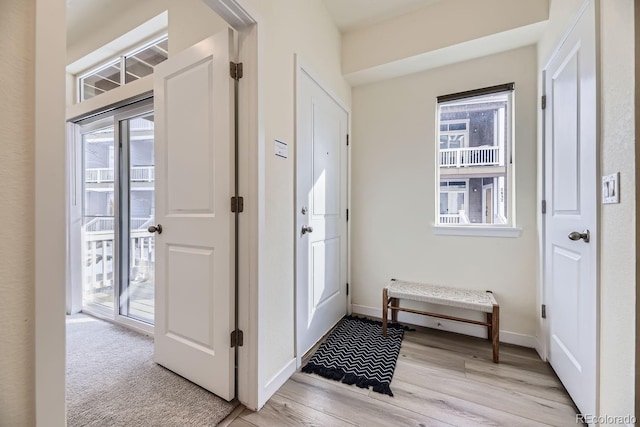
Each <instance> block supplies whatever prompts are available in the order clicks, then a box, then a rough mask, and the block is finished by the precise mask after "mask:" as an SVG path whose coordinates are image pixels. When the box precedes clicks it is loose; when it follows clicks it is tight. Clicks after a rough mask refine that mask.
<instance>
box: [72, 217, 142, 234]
mask: <svg viewBox="0 0 640 427" xmlns="http://www.w3.org/2000/svg"><path fill="white" fill-rule="evenodd" d="M151 224H153V218H149V217H147V218H131V229H132V230H146V229H147V227H149V226H150V225H151ZM84 229H85V231H89V232H99V231H111V232H113V217H111V216H106V217H97V218H93V219H92V220H91V221H89V222H87V223H86V224H85V226H84Z"/></svg>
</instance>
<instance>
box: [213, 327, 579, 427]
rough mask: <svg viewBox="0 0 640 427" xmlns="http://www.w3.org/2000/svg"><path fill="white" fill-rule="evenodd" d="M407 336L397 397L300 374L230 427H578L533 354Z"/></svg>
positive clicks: (467, 340)
mask: <svg viewBox="0 0 640 427" xmlns="http://www.w3.org/2000/svg"><path fill="white" fill-rule="evenodd" d="M417 329H418V330H416V331H407V332H405V336H404V340H403V342H402V347H401V350H400V356H399V357H398V363H397V365H396V370H395V373H394V375H393V380H392V382H391V390H392V391H393V393H394V397H389V396H386V395H382V394H380V393H375V392H373V391H371V390H368V389H360V388H358V387H356V386H348V385H345V384H341V383H339V382H336V381H331V380H328V379H325V378H322V377H319V376H317V375H311V374H304V373H301V372H297V373H295V374H294V375H293V377H291V378H290V379H289V381H287V382H286V383H285V384H284V386H282V388H281V389H280V390H279V391H278V392H277V393H276V394H275V395H274V396H273V397H272V398H271V399H270V400H269V402H267V404H266V405H265V406H264V407H263V408H262V409H261V410H260V411H259V412H253V411H250V410H248V409H245V410H244V411H242V412H240V414H239V415H238V416H237V417H236V418H235V419H233V420H229V421H227V422H226V423H224V424H225V425H229V426H231V427H253V426H354V425H356V426H451V425H453V426H486V425H490V426H538V425H553V426H576V425H577V424H576V410H575V407H574V405H573V403H572V401H571V399H570V398H569V396H568V395H567V392H566V391H565V390H564V388H563V386H562V384H561V383H560V381H559V380H558V378H557V377H556V375H555V374H554V372H553V370H552V369H551V368H550V366H549V365H548V364H547V363H545V362H543V361H542V360H540V358H539V357H538V355H537V353H536V352H535V351H534V350H532V349H527V348H522V347H517V346H513V345H509V344H501V346H500V363H499V364H494V363H493V362H492V361H491V351H492V350H491V342H489V341H487V340H482V339H478V338H472V337H468V336H463V335H458V334H452V333H448V332H443V331H438V330H432V329H426V328H417Z"/></svg>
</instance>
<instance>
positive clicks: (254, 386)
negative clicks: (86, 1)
mask: <svg viewBox="0 0 640 427" xmlns="http://www.w3.org/2000/svg"><path fill="white" fill-rule="evenodd" d="M203 2H204V3H205V4H206V5H207V6H208V7H210V8H211V9H212V10H213V11H214V12H216V13H217V14H218V15H219V16H221V17H222V18H223V19H224V20H225V21H226V22H227V24H228V25H229V26H230V27H231V28H233V29H234V30H236V31H237V33H238V44H237V45H238V58H237V60H238V61H239V62H241V63H243V65H244V73H243V74H244V76H243V77H242V78H241V79H240V80H239V82H238V91H239V95H238V117H237V120H238V121H239V122H240V123H243V124H244V123H246V126H245V125H242V126H239V129H238V139H239V141H240V144H239V152H238V154H239V159H238V163H239V165H238V169H239V170H238V174H239V194H240V195H241V196H244V201H245V212H244V213H243V214H241V215H239V227H240V237H239V240H238V251H239V260H238V262H239V277H238V283H239V288H238V300H237V301H236V304H237V307H238V308H237V312H238V325H237V328H238V329H240V330H242V331H243V333H244V345H243V346H241V347H239V349H238V359H237V364H238V384H237V388H236V396H237V399H238V400H239V401H240V402H241V403H243V404H244V405H245V406H246V407H247V408H249V409H253V410H257V409H258V407H259V403H260V399H261V397H260V391H261V390H260V376H259V373H260V372H261V371H262V369H260V364H261V361H260V358H259V357H258V352H259V349H260V348H262V347H263V346H262V345H261V340H262V339H261V338H260V334H259V333H258V332H259V321H258V315H259V311H258V307H259V301H260V300H262V297H261V294H262V292H263V290H262V289H261V288H260V287H259V286H258V282H259V278H260V277H261V274H260V272H261V270H262V266H261V264H260V261H259V260H260V258H259V254H260V253H261V252H262V251H261V250H260V245H261V242H262V241H263V240H264V239H263V238H262V234H264V226H263V225H264V222H265V219H264V211H265V210H264V205H265V198H264V194H265V191H264V183H265V170H264V164H265V161H264V160H265V153H264V143H263V142H264V122H263V115H262V114H263V113H262V112H263V107H262V104H263V102H262V89H261V88H260V85H259V82H260V81H262V70H263V67H262V56H263V55H262V46H263V45H264V31H263V28H262V25H261V23H262V22H264V21H263V20H262V18H261V17H260V15H259V14H257V13H256V12H255V11H254V10H253V9H252V8H251V7H250V6H249V5H248V4H247V0H203Z"/></svg>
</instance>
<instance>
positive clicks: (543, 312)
mask: <svg viewBox="0 0 640 427" xmlns="http://www.w3.org/2000/svg"><path fill="white" fill-rule="evenodd" d="M540 315H541V316H542V318H543V319H546V318H547V306H546V304H542V307H541V310H540Z"/></svg>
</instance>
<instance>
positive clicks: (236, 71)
mask: <svg viewBox="0 0 640 427" xmlns="http://www.w3.org/2000/svg"><path fill="white" fill-rule="evenodd" d="M229 71H230V73H231V78H232V79H233V80H240V79H241V78H242V62H229Z"/></svg>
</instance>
